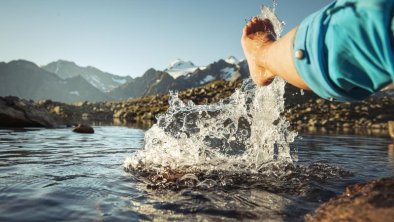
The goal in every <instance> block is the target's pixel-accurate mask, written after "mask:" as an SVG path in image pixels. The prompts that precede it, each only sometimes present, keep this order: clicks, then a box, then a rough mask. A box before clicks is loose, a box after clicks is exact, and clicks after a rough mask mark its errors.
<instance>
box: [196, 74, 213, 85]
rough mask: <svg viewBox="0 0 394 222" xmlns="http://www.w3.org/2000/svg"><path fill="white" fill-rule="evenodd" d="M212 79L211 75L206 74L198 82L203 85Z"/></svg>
mask: <svg viewBox="0 0 394 222" xmlns="http://www.w3.org/2000/svg"><path fill="white" fill-rule="evenodd" d="M213 80H215V77H213V76H212V75H207V76H206V77H205V78H204V79H203V80H201V81H200V84H201V85H204V84H205V83H208V82H211V81H213Z"/></svg>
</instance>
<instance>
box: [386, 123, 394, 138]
mask: <svg viewBox="0 0 394 222" xmlns="http://www.w3.org/2000/svg"><path fill="white" fill-rule="evenodd" d="M387 127H388V128H389V134H390V137H391V139H393V140H394V121H389V123H388V126H387Z"/></svg>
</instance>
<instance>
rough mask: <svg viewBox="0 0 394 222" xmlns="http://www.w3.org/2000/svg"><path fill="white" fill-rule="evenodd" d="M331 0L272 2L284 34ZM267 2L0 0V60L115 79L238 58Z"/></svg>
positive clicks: (268, 1) (267, 0)
mask: <svg viewBox="0 0 394 222" xmlns="http://www.w3.org/2000/svg"><path fill="white" fill-rule="evenodd" d="M329 2H331V0H298V1H292V0H280V1H279V2H278V7H277V10H276V12H277V14H278V16H279V17H280V18H281V19H282V20H284V21H285V22H286V24H287V25H286V27H285V32H287V31H289V30H290V28H292V27H294V26H296V25H297V24H298V23H299V22H301V21H302V19H303V18H304V17H305V16H307V15H309V14H310V13H312V12H314V11H316V10H317V9H319V8H321V7H322V6H324V5H326V4H328V3H329ZM262 4H265V5H268V6H271V5H272V1H271V0H250V1H247V2H243V1H241V0H236V1H231V2H226V1H224V0H222V1H215V2H212V1H209V0H199V1H181V0H168V1H166V2H164V1H160V0H150V1H126V0H118V1H109V0H98V1H92V0H86V1H82V2H80V1H76V0H67V1H63V0H52V1H51V0H37V1H29V0H1V1H0V18H2V19H0V28H1V30H2V35H0V48H1V49H2V50H1V51H0V61H2V62H9V61H11V60H18V59H23V60H28V61H31V62H34V63H36V64H37V65H39V66H43V65H46V64H48V63H50V62H54V61H57V60H59V59H60V60H66V61H72V62H75V63H76V64H77V65H79V66H83V67H86V66H93V67H96V68H98V69H100V70H102V71H105V72H109V73H112V74H116V75H121V76H126V75H129V76H132V77H137V76H141V75H142V74H143V73H144V72H145V71H146V70H147V69H149V68H155V69H158V70H163V69H165V68H166V67H167V65H168V64H169V63H170V62H172V61H174V60H175V59H178V58H179V59H182V60H185V61H192V62H193V63H194V64H196V65H207V64H209V63H211V62H213V61H217V60H219V59H224V58H227V57H228V56H235V57H236V58H238V59H242V58H243V57H244V56H243V53H242V48H241V45H240V37H241V32H242V28H243V26H244V25H245V23H246V22H245V20H246V19H248V18H250V17H252V16H254V15H256V14H258V13H259V11H260V6H261V5H262Z"/></svg>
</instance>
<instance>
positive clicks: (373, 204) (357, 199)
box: [305, 177, 394, 222]
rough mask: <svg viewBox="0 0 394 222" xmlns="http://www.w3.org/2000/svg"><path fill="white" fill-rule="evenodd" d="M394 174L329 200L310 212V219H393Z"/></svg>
mask: <svg viewBox="0 0 394 222" xmlns="http://www.w3.org/2000/svg"><path fill="white" fill-rule="evenodd" d="M393 218H394V177H390V178H384V179H380V180H373V181H370V182H368V183H366V184H356V185H353V186H349V187H347V188H346V191H345V192H344V193H343V194H342V195H340V196H338V197H335V198H333V199H331V200H330V201H328V202H327V203H324V204H322V205H321V206H320V207H319V208H318V209H317V210H316V211H315V212H314V213H313V214H308V215H306V217H305V219H306V221H308V222H315V221H371V222H373V221H376V222H380V221H393Z"/></svg>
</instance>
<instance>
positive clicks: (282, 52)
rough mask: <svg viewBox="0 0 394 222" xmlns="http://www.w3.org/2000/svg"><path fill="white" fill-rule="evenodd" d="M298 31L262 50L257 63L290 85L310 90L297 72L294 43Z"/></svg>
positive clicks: (295, 30) (293, 31) (292, 31)
mask: <svg viewBox="0 0 394 222" xmlns="http://www.w3.org/2000/svg"><path fill="white" fill-rule="evenodd" d="M296 32H297V29H296V28H295V29H293V30H291V31H290V32H289V33H287V34H286V35H285V36H283V37H282V38H280V39H278V40H277V41H275V42H273V43H272V44H270V45H269V46H268V47H265V48H263V49H262V50H261V52H260V56H259V57H258V60H257V63H259V65H261V66H263V67H266V68H267V69H269V70H270V72H272V73H274V74H275V75H277V76H279V77H281V78H283V79H285V80H286V81H288V82H289V83H290V84H292V85H294V86H296V87H298V88H302V89H309V87H308V86H307V85H306V84H305V82H304V81H303V80H302V78H301V77H300V75H299V73H298V72H297V69H296V66H295V63H294V58H293V53H294V50H293V41H294V38H295V34H296Z"/></svg>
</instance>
